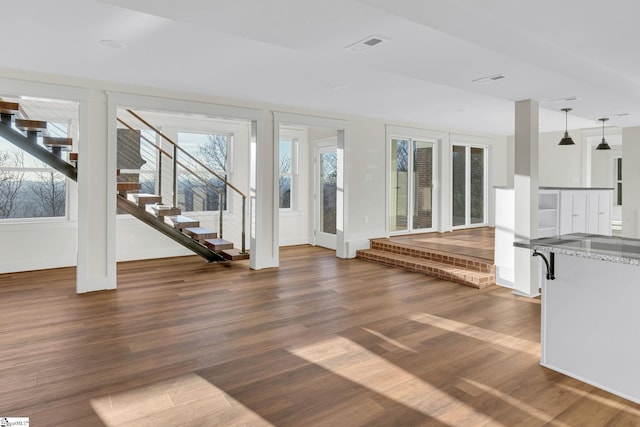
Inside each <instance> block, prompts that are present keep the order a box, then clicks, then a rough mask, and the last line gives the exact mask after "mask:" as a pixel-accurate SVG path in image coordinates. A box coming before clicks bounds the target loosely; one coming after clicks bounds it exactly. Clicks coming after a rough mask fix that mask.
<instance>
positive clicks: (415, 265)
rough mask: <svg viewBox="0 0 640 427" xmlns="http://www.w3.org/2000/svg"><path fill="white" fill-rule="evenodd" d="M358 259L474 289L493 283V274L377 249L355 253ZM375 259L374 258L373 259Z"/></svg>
mask: <svg viewBox="0 0 640 427" xmlns="http://www.w3.org/2000/svg"><path fill="white" fill-rule="evenodd" d="M356 256H357V257H358V258H361V259H364V260H367V261H373V262H380V263H382V264H385V265H390V266H393V267H398V268H405V269H407V270H409V271H416V272H419V273H423V274H426V275H428V276H435V277H439V278H442V279H445V280H451V281H454V282H457V283H461V284H463V285H467V286H472V287H474V288H483V287H486V286H489V285H492V284H494V283H495V274H493V273H486V272H482V271H476V270H470V269H467V268H464V267H458V266H455V265H451V264H445V263H442V262H437V261H432V260H427V259H422V258H415V257H411V256H408V255H401V254H396V253H392V252H386V251H381V250H378V249H362V250H359V251H356ZM374 257H375V258H374Z"/></svg>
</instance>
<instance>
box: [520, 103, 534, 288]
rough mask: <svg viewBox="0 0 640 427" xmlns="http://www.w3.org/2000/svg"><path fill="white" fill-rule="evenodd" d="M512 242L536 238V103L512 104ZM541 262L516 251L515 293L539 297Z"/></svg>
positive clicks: (522, 250) (525, 251) (523, 252)
mask: <svg viewBox="0 0 640 427" xmlns="http://www.w3.org/2000/svg"><path fill="white" fill-rule="evenodd" d="M515 119H516V120H515V148H514V155H515V169H514V172H515V176H514V191H515V239H516V240H519V239H535V238H536V237H537V236H538V132H539V131H538V102H537V101H535V100H531V99H528V100H524V101H518V102H516V104H515ZM539 262H540V260H539V259H538V258H534V257H533V256H531V251H530V250H529V249H524V248H515V283H514V294H516V295H521V296H526V297H530V298H533V297H536V296H538V295H539V294H540V291H539V284H540V265H539Z"/></svg>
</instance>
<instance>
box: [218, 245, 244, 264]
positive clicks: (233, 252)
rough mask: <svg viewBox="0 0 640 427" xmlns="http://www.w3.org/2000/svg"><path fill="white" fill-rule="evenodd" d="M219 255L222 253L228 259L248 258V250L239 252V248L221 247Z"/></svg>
mask: <svg viewBox="0 0 640 427" xmlns="http://www.w3.org/2000/svg"><path fill="white" fill-rule="evenodd" d="M220 255H222V256H223V257H224V258H225V259H228V260H229V261H240V260H243V259H249V252H246V253H241V252H240V249H236V248H233V249H223V250H221V251H220Z"/></svg>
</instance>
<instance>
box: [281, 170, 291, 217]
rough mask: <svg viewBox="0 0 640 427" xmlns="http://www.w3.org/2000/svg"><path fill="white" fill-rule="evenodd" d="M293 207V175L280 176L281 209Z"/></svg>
mask: <svg viewBox="0 0 640 427" xmlns="http://www.w3.org/2000/svg"><path fill="white" fill-rule="evenodd" d="M289 208H291V177H290V176H281V177H280V209H289Z"/></svg>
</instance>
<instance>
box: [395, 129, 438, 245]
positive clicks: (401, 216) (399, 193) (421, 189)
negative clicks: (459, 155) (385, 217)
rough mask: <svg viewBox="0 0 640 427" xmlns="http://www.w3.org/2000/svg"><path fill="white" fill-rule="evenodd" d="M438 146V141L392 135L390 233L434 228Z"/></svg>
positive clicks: (423, 230)
mask: <svg viewBox="0 0 640 427" xmlns="http://www.w3.org/2000/svg"><path fill="white" fill-rule="evenodd" d="M435 150H436V142H435V141H426V140H415V139H411V138H392V139H391V156H390V158H391V167H390V171H391V176H390V182H389V184H390V185H389V193H390V194H389V196H390V197H389V201H390V206H389V229H390V231H391V233H411V232H426V231H433V230H434V229H435V227H436V221H435V213H436V212H437V209H436V206H435V201H436V197H435V191H434V190H435V188H436V185H435V177H437V173H436V170H435V166H436V162H435V159H436V153H435Z"/></svg>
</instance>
